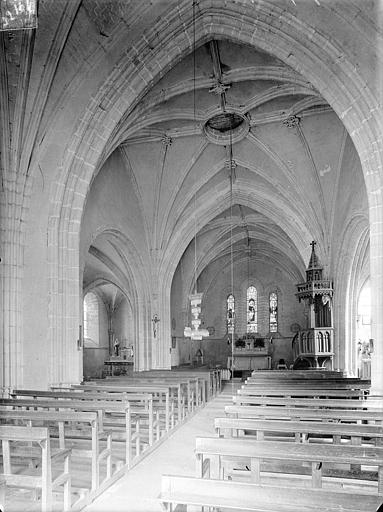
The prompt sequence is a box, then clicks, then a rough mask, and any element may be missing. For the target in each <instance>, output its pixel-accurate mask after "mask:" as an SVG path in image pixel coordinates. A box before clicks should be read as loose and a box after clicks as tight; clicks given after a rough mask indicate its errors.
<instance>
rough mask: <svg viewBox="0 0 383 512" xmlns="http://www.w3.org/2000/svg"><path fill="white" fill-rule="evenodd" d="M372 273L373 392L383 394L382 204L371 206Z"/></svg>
mask: <svg viewBox="0 0 383 512" xmlns="http://www.w3.org/2000/svg"><path fill="white" fill-rule="evenodd" d="M370 275H371V318H372V325H371V330H372V338H373V340H374V352H373V354H372V360H371V388H372V391H371V392H372V393H375V394H380V395H383V207H382V205H380V204H379V205H375V206H374V207H372V208H370Z"/></svg>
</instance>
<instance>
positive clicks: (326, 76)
mask: <svg viewBox="0 0 383 512" xmlns="http://www.w3.org/2000/svg"><path fill="white" fill-rule="evenodd" d="M198 7H199V8H198V12H197V19H196V25H195V35H196V42H197V44H202V43H203V42H205V41H208V40H209V39H211V38H212V37H215V38H222V39H224V38H226V39H231V40H233V41H236V42H242V43H245V44H249V45H252V46H256V47H258V48H260V49H261V50H264V51H266V52H269V53H271V54H273V55H274V56H276V57H278V58H279V59H281V60H282V61H284V62H285V63H287V64H288V65H289V66H291V67H292V68H293V69H294V70H295V71H297V72H299V73H301V74H302V75H303V76H305V77H306V78H307V79H308V80H309V81H310V82H311V83H312V84H313V85H314V87H315V88H316V89H317V90H318V91H319V92H320V94H321V95H322V96H323V97H324V98H325V99H326V100H327V101H328V103H329V104H330V105H331V107H332V108H333V109H334V111H335V112H336V113H337V114H338V116H339V117H340V119H341V120H342V121H343V123H344V125H345V127H346V128H347V130H348V132H349V134H350V136H351V138H352V140H353V142H354V144H355V147H356V149H357V152H358V154H359V157H360V159H361V163H362V168H363V172H364V176H365V180H366V186H367V191H368V197H369V205H370V229H371V254H372V260H371V262H372V265H371V270H372V275H374V282H375V288H376V291H377V292H378V294H377V295H378V297H379V300H378V301H377V303H376V304H375V312H376V313H378V311H379V309H381V308H382V307H383V290H382V289H381V288H382V287H381V286H380V287H379V282H382V279H383V270H382V268H383V264H382V263H383V262H382V259H383V257H382V255H380V254H379V248H380V247H381V244H382V234H381V232H380V230H381V228H380V226H381V225H382V217H383V215H382V195H381V173H382V157H381V152H380V151H379V143H382V133H383V130H382V127H381V125H382V121H381V119H380V117H379V112H377V109H376V103H377V102H376V99H375V98H374V96H373V94H372V92H371V91H370V90H369V88H368V86H367V84H366V83H365V81H364V80H363V77H362V76H361V75H359V73H358V68H357V67H356V66H354V65H353V63H352V61H351V60H349V59H348V58H347V56H346V55H342V58H339V55H340V54H341V50H340V45H339V47H338V46H337V45H336V42H335V41H334V40H333V39H330V38H327V39H326V35H325V34H323V35H322V33H320V32H319V31H316V30H315V27H312V26H309V25H308V24H306V23H304V22H302V21H301V20H299V18H298V17H297V16H295V15H294V14H292V13H290V12H288V10H286V9H282V8H280V7H279V6H276V5H275V3H274V2H272V1H271V0H268V1H267V0H265V1H264V2H262V3H257V5H256V6H255V5H254V4H253V3H251V4H250V5H247V4H241V3H239V2H234V1H233V2H226V3H225V5H224V6H222V2H221V1H220V0H201V1H200V2H199V4H198ZM350 17H351V15H350ZM192 35H193V18H192V9H191V8H190V2H187V1H186V0H185V1H183V2H182V3H181V4H180V6H179V7H178V9H174V12H169V15H168V16H167V17H164V18H162V19H161V20H160V21H159V22H158V23H157V24H156V25H155V26H153V27H152V30H151V31H149V32H148V33H147V34H145V35H144V36H143V37H142V39H141V40H140V41H138V43H137V45H136V46H135V47H133V48H131V49H130V51H128V52H126V54H125V55H124V57H123V59H122V60H121V62H120V63H119V65H118V66H116V69H115V71H114V72H112V73H111V75H110V79H109V81H108V82H107V83H106V84H105V85H104V87H103V88H102V89H101V90H100V92H99V94H98V95H97V96H96V98H92V100H91V104H90V105H89V109H88V110H87V113H86V114H85V115H84V117H83V118H82V120H81V123H79V127H78V130H77V132H76V133H75V134H74V135H73V138H72V140H71V141H70V142H69V144H68V147H67V150H66V155H65V158H64V161H63V164H62V168H60V169H59V171H60V172H59V174H60V179H61V182H60V183H57V187H56V191H55V193H54V194H53V195H54V199H53V200H52V204H51V209H50V221H49V234H48V236H49V245H50V251H49V264H50V284H49V287H50V291H51V298H52V299H51V304H50V318H51V319H52V322H51V326H50V329H51V333H50V337H51V338H52V339H53V340H54V344H56V345H57V342H58V341H59V338H60V337H64V336H65V339H63V340H60V341H63V342H64V344H65V347H64V349H65V351H64V352H63V361H64V360H65V365H63V366H69V367H71V368H76V367H77V359H78V358H77V357H76V353H75V350H74V345H73V339H75V331H76V330H77V313H76V311H78V277H77V275H76V274H77V273H78V236H79V229H80V223H81V215H82V211H83V207H84V201H85V198H86V194H87V191H88V187H89V184H90V182H91V180H92V177H93V175H94V173H95V172H97V169H98V168H99V166H100V164H101V163H102V161H103V160H104V159H105V157H106V156H107V155H108V154H109V153H110V151H111V150H113V149H114V148H113V145H111V144H99V141H100V138H102V139H103V140H109V141H112V140H114V141H116V140H118V137H117V132H118V129H119V126H120V124H121V123H120V119H123V120H125V119H126V116H127V115H128V114H129V112H130V111H131V110H132V108H133V107H134V106H135V105H136V104H137V103H138V102H139V101H140V99H141V98H142V97H143V95H144V94H145V92H146V91H147V90H148V89H149V88H150V86H151V85H152V84H153V83H154V82H155V81H157V80H158V79H159V78H160V77H161V76H163V75H164V73H165V72H166V71H167V70H168V69H170V67H171V66H173V65H174V64H175V63H176V62H179V61H180V60H181V59H182V58H183V57H184V56H185V55H186V54H187V53H189V52H191V51H192V49H193V40H192ZM121 70H122V71H121ZM102 100H106V101H108V102H109V104H111V105H114V108H113V109H112V110H111V111H105V112H103V111H102V109H100V108H99V105H100V103H101V101H102ZM116 114H117V116H119V118H120V119H119V121H118V122H116V120H115V119H116ZM58 281H59V282H61V283H62V284H63V289H62V290H60V292H59V293H58V292H57V291H56V284H57V282H58ZM372 284H373V285H374V283H372ZM158 285H159V290H160V292H159V293H160V294H161V297H160V298H159V302H160V303H162V304H164V305H163V313H164V315H165V317H166V318H168V317H169V319H170V301H169V297H170V286H171V275H170V273H169V272H168V273H165V275H163V276H162V275H161V276H160V280H159V283H158ZM68 297H76V299H75V300H73V301H71V303H70V304H68V303H67V299H68ZM68 306H69V309H70V312H69V314H68V313H66V311H65V309H66V307H68ZM376 318H378V315H376ZM375 328H376V329H380V330H379V332H381V331H382V333H383V321H382V320H380V321H379V324H378V323H377V325H376V326H375ZM160 331H162V334H163V335H164V336H163V337H162V339H165V337H166V335H167V334H168V332H170V331H169V326H168V325H167V322H163V323H161V325H160ZM64 333H65V334H64ZM59 344H61V343H59ZM160 351H161V353H162V355H161V358H160V359H158V361H160V360H161V362H159V363H158V364H160V365H165V366H168V365H169V355H167V356H165V352H169V351H168V347H167V346H166V347H165V346H163V347H161V349H160ZM64 354H67V355H66V356H64ZM379 354H380V352H379ZM71 378H73V375H72V376H71ZM381 384H382V386H383V376H382V383H381Z"/></svg>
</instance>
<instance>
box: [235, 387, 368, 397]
mask: <svg viewBox="0 0 383 512" xmlns="http://www.w3.org/2000/svg"><path fill="white" fill-rule="evenodd" d="M242 390H243V393H242V394H248V395H252V396H280V397H285V398H293V397H295V398H299V397H302V398H303V397H306V398H331V397H336V398H360V399H362V398H364V397H365V396H366V395H365V392H364V390H362V389H324V388H320V387H318V388H317V389H312V388H309V387H307V385H306V387H302V388H295V389H294V388H290V387H281V388H279V389H276V388H267V387H259V386H246V387H242Z"/></svg>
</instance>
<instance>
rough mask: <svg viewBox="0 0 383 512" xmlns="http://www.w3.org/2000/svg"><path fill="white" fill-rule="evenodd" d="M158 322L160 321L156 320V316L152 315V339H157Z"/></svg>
mask: <svg viewBox="0 0 383 512" xmlns="http://www.w3.org/2000/svg"><path fill="white" fill-rule="evenodd" d="M159 321H160V319H159V318H158V315H157V314H156V315H154V317H153V318H152V322H153V337H154V338H156V337H157V324H158V322H159Z"/></svg>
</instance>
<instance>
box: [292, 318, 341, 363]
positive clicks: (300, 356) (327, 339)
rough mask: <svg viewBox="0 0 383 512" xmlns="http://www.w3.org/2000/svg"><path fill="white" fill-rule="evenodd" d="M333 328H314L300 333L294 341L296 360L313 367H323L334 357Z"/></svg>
mask: <svg viewBox="0 0 383 512" xmlns="http://www.w3.org/2000/svg"><path fill="white" fill-rule="evenodd" d="M333 346H334V331H333V328H332V327H314V328H311V329H306V330H303V331H299V332H298V333H297V334H296V336H295V337H294V339H293V347H292V348H293V354H294V360H306V361H308V362H309V363H310V365H311V366H312V367H320V366H323V363H324V362H325V361H326V360H331V361H332V357H333V355H334V349H333Z"/></svg>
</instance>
